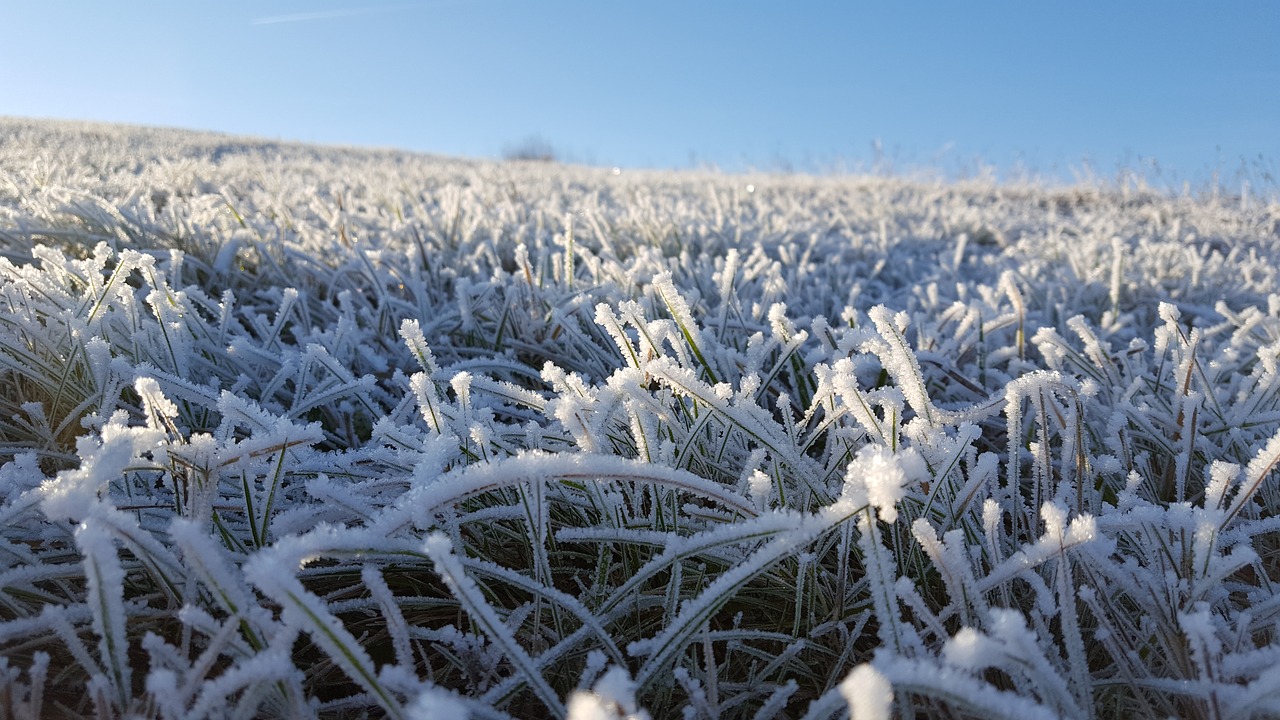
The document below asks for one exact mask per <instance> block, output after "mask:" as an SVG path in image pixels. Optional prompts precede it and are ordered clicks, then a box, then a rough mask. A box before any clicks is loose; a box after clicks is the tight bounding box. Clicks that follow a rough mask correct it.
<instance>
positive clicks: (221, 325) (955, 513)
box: [0, 119, 1280, 720]
mask: <svg viewBox="0 0 1280 720" xmlns="http://www.w3.org/2000/svg"><path fill="white" fill-rule="evenodd" d="M1278 363H1280V200H1278V199H1277V198H1275V197H1265V196H1264V197H1257V196H1249V195H1247V194H1246V195H1243V196H1241V195H1234V196H1233V195H1229V194H1224V193H1218V192H1204V193H1198V194H1191V193H1187V194H1181V195H1175V194H1169V193H1161V192H1156V191H1154V190H1152V189H1150V188H1147V187H1145V186H1143V185H1142V184H1140V183H1133V182H1128V183H1103V182H1096V181H1095V182H1089V183H1084V184H1077V185H1072V186H1048V185H1038V184H1032V183H1029V182H1022V183H997V182H995V181H993V180H991V179H989V178H979V179H972V180H956V181H950V182H942V181H937V180H925V179H912V178H907V177H846V176H832V177H815V176H802V175H777V174H774V175H770V174H737V175H733V174H722V173H715V172H699V171H682V172H658V171H634V170H614V169H611V168H592V167H574V166H568V165H560V164H555V163H546V162H481V161H461V160H454V159H448V158H439V157H432V156H426V155H415V154H409V153H402V152H396V151H391V150H372V149H354V148H335V147H316V146H306V145H298V144H290V143H283V142H271V141H264V140H254V139H248V138H235V137H229V136H223V135H215V134H208V133H193V132H180V131H170V130H155V129H141V128H131V127H124V126H105V125H87V124H72V123H57V122H50V121H28V120H19V119H0V463H3V464H2V465H0V716H3V717H12V718H17V719H27V718H42V717H99V718H115V717H130V718H148V719H150V718H163V719H166V720H169V719H172V720H178V719H186V718H253V717H281V718H310V717H321V718H357V717H391V718H432V717H448V718H460V717H471V718H477V719H480V718H530V717H538V718H544V717H557V718H558V717H571V718H573V719H574V720H596V719H600V720H606V719H621V718H635V719H639V718H655V719H661V718H673V717H683V718H687V719H689V720H695V719H698V718H706V719H714V718H760V719H761V720H764V719H767V718H774V717H792V718H806V719H809V720H818V719H820V718H835V717H847V716H850V715H852V717H853V718H856V719H858V720H871V719H876V718H888V717H919V718H967V717H973V718H1011V719H1015V720H1039V719H1041V718H1044V719H1048V718H1165V717H1177V718H1250V717H1257V718H1262V717H1276V716H1278V715H1280V592H1277V589H1278V588H1277V586H1276V585H1274V584H1273V583H1277V582H1280V517H1277V509H1280V486H1278V475H1277V472H1276V470H1277V464H1278V463H1280V375H1278V372H1277V365H1278Z"/></svg>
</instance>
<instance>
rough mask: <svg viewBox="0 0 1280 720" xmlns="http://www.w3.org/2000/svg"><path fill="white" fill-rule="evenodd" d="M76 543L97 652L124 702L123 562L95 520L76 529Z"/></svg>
mask: <svg viewBox="0 0 1280 720" xmlns="http://www.w3.org/2000/svg"><path fill="white" fill-rule="evenodd" d="M76 547H77V548H78V549H79V550H80V554H81V555H82V556H83V557H84V569H85V580H86V582H87V584H88V586H89V593H88V594H89V607H90V608H91V609H92V611H93V631H94V632H95V633H97V635H98V655H99V657H101V658H102V661H103V664H104V665H106V667H107V672H108V673H109V679H110V682H111V686H112V688H113V689H114V690H115V692H116V697H117V699H118V700H119V701H120V702H121V703H122V704H123V703H124V701H125V700H126V699H127V698H129V697H131V695H132V691H131V690H130V677H131V675H132V671H131V668H130V665H129V656H128V652H129V639H128V638H129V636H128V635H127V634H126V633H125V617H126V616H125V610H124V566H123V565H121V563H120V556H119V554H118V552H117V550H116V544H115V541H114V540H112V538H111V534H110V533H109V532H107V530H106V528H103V527H102V526H101V525H99V524H98V523H97V522H96V521H88V522H86V523H84V524H82V525H81V526H80V528H79V529H77V530H76Z"/></svg>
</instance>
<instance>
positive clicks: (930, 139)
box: [0, 0, 1280, 182]
mask: <svg viewBox="0 0 1280 720" xmlns="http://www.w3.org/2000/svg"><path fill="white" fill-rule="evenodd" d="M0 114H3V115H17V116H34V117H59V118H82V119H94V120H110V121H125V122H131V123H142V124H148V125H164V126H177V127H189V128H203V129H212V130H220V131H227V132H235V133H247V134H253V135H260V136H265V137H269V138H283V139H297V140H306V141H319V142H326V143H340V144H355V145H377V146H395V147H402V148H408V149H413V150H423V151H430V152H436V153H444V154H450V155H464V156H490V157H493V156H499V155H501V154H502V152H503V151H504V148H508V147H510V146H513V145H516V144H518V143H519V142H520V141H522V140H523V139H525V138H527V137H530V136H533V135H539V136H541V137H543V138H545V139H546V140H547V141H548V142H549V143H551V144H552V145H553V146H554V147H556V148H557V149H558V150H559V152H560V153H561V154H562V155H563V156H566V157H568V158H569V159H573V160H578V161H583V162H592V163H598V164H603V165H620V166H623V167H635V166H659V167H685V166H689V165H716V166H719V167H722V168H725V169H729V170H740V169H744V168H750V167H759V168H766V169H769V168H773V169H777V168H783V167H786V166H788V165H789V166H792V167H795V168H796V169H803V170H829V169H833V168H838V167H839V166H840V165H841V164H844V165H845V166H848V167H852V168H857V167H867V166H869V165H871V164H872V163H873V162H874V159H875V156H874V151H873V149H872V148H873V143H874V142H875V141H876V140H879V141H880V144H881V147H882V148H883V156H884V157H886V158H888V159H890V160H894V161H895V162H896V163H897V165H898V166H899V168H901V167H903V166H907V165H932V166H940V167H944V168H948V169H951V170H957V169H960V170H963V169H965V168H971V167H973V165H974V163H975V159H977V158H980V159H981V160H982V161H983V162H985V163H988V164H991V165H994V166H997V167H1000V168H1006V169H1007V168H1010V167H1013V166H1014V165H1015V164H1016V163H1019V162H1021V163H1022V164H1024V165H1026V166H1029V167H1030V168H1032V169H1034V170H1037V171H1039V172H1040V173H1042V174H1046V175H1055V174H1057V175H1067V174H1069V172H1070V170H1071V169H1072V168H1078V167H1080V166H1081V165H1082V162H1083V161H1085V160H1086V159H1087V160H1088V161H1089V162H1090V164H1091V166H1092V167H1093V169H1094V170H1095V171H1096V172H1097V174H1099V175H1102V176H1105V177H1112V176H1114V174H1115V172H1116V169H1117V167H1119V166H1121V165H1123V166H1127V167H1131V168H1135V167H1136V168H1150V161H1151V160H1152V159H1154V160H1155V161H1156V162H1158V163H1159V168H1160V171H1161V173H1163V175H1164V178H1165V180H1170V179H1172V180H1174V181H1176V182H1181V181H1182V180H1184V179H1192V180H1197V179H1199V180H1203V178H1205V177H1207V176H1208V174H1209V173H1210V172H1212V171H1213V170H1215V169H1218V170H1221V171H1222V172H1223V174H1224V175H1230V174H1231V173H1238V172H1239V168H1240V167H1241V165H1242V164H1243V165H1246V166H1251V167H1253V168H1254V170H1257V168H1259V167H1262V168H1264V169H1269V170H1270V171H1271V172H1273V173H1274V172H1275V169H1276V167H1277V163H1278V162H1280V2H1277V1H1272V0H1254V1H1251V2H1244V1H1235V0H1226V1H1225V2H1209V0H1204V1H1203V2H1194V3H1193V2H1183V1H1180V0H1165V1H1163V2H1138V1H1129V0H1109V1H1107V2H1092V1H1084V2H1082V1H1078V0H1077V1H1073V2H1058V3H1049V2H1036V1H1028V2H1012V1H1010V2H982V1H977V2H946V3H943V2H904V3H897V4H892V5H891V4H890V3H874V4H873V3H870V2H808V3H806V2H794V3H791V2H781V1H780V0H771V1H769V2H757V1H754V0H743V1H738V2H727V1H726V2H696V1H694V0H687V1H684V2H680V1H674V0H671V1H669V0H647V1H645V2H632V1H625V0H617V1H615V0H590V1H588V0H538V1H536V2H534V1H532V0H434V1H433V0H427V1H424V2H402V3H396V2H394V0H392V1H391V2H385V3H384V2H379V1H378V0H374V1H373V2H367V3H366V2H362V1H361V0H294V1H292V2H281V1H277V0H264V1H261V2H248V1H246V0H229V1H222V2H186V1H185V0H183V1H176V0H175V1H169V2H158V1H154V0H140V1H139V0H128V1H124V2H105V1H101V0H75V1H71V0H25V1H20V0H10V1H8V2H4V3H3V4H0ZM1259 156H1261V158H1262V160H1261V161H1260V160H1259V159H1258V158H1259Z"/></svg>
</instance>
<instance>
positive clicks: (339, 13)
mask: <svg viewBox="0 0 1280 720" xmlns="http://www.w3.org/2000/svg"><path fill="white" fill-rule="evenodd" d="M412 7H415V6H413V5H384V6H382V7H363V8H346V9H343V10H321V11H317V12H305V13H293V14H291V15H268V16H267V17H260V18H254V19H253V20H250V21H249V24H250V25H279V24H280V23H291V22H309V21H311V20H333V19H334V18H344V17H355V16H357V15H376V14H379V13H387V12H396V11H398V10H408V9H410V8H412Z"/></svg>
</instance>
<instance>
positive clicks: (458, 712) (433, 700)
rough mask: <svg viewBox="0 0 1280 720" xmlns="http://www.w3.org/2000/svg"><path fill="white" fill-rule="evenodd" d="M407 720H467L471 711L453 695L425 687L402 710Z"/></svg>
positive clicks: (442, 690) (439, 689) (435, 688)
mask: <svg viewBox="0 0 1280 720" xmlns="http://www.w3.org/2000/svg"><path fill="white" fill-rule="evenodd" d="M404 712H405V717H406V718H408V719H409V720H468V718H470V717H471V710H470V709H469V708H468V707H467V704H466V703H464V702H463V701H462V700H461V699H459V698H458V697H457V696H455V695H454V694H453V693H451V692H449V691H447V690H444V689H442V688H437V687H427V688H425V689H424V690H423V691H422V692H420V693H418V695H417V697H415V698H414V699H413V702H411V703H409V704H408V705H406V706H405V708H404Z"/></svg>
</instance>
